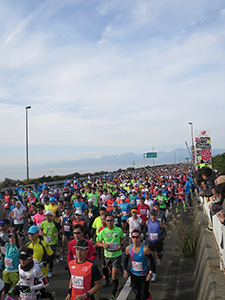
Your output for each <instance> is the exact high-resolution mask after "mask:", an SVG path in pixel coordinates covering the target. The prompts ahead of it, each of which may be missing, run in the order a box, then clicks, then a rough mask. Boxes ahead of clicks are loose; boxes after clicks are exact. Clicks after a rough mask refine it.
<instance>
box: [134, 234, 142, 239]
mask: <svg viewBox="0 0 225 300" xmlns="http://www.w3.org/2000/svg"><path fill="white" fill-rule="evenodd" d="M139 237H140V236H139V235H133V236H132V239H139Z"/></svg>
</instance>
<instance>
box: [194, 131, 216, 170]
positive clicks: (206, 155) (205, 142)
mask: <svg viewBox="0 0 225 300" xmlns="http://www.w3.org/2000/svg"><path fill="white" fill-rule="evenodd" d="M201 160H203V161H204V162H205V163H206V164H207V165H208V166H209V167H212V153H211V137H210V131H209V130H195V163H196V164H197V165H199V164H200V163H201Z"/></svg>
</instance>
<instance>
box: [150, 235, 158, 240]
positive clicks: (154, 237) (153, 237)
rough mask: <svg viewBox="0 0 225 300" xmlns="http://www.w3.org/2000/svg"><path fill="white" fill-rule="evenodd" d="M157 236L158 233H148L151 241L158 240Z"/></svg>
mask: <svg viewBox="0 0 225 300" xmlns="http://www.w3.org/2000/svg"><path fill="white" fill-rule="evenodd" d="M158 237H159V235H158V233H150V239H151V240H152V241H155V240H158Z"/></svg>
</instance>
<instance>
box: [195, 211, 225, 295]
mask: <svg viewBox="0 0 225 300" xmlns="http://www.w3.org/2000/svg"><path fill="white" fill-rule="evenodd" d="M195 214H196V221H198V222H199V224H200V234H199V241H198V247H197V251H196V256H195V287H194V289H195V295H196V297H195V299H196V300H204V299H205V300H215V299H225V291H224V289H225V276H224V271H223V270H221V269H220V257H219V255H218V249H217V243H216V240H215V236H214V234H213V233H210V232H208V231H206V228H207V227H208V220H207V219H206V217H205V215H204V213H203V209H202V207H201V206H199V205H197V206H196V209H195Z"/></svg>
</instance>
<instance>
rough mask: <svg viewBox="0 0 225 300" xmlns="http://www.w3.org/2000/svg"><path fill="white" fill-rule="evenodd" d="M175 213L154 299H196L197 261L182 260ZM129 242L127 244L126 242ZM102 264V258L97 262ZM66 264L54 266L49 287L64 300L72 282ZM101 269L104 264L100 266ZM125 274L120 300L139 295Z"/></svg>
mask: <svg viewBox="0 0 225 300" xmlns="http://www.w3.org/2000/svg"><path fill="white" fill-rule="evenodd" d="M192 213H193V210H192V209H189V210H188V213H187V214H192ZM179 217H180V218H183V217H187V216H185V215H184V213H181V214H180V215H179ZM170 220H171V216H169V218H168V228H167V236H166V238H165V246H164V249H165V254H164V256H163V258H162V262H161V264H160V265H156V274H157V280H156V282H154V283H152V282H151V283H150V289H151V293H152V299H153V300H171V299H172V300H175V299H176V300H187V299H194V298H193V295H194V292H193V285H194V274H193V270H194V260H193V259H181V258H180V257H179V256H178V254H177V249H176V237H177V233H176V230H174V229H173V228H172V227H171V226H170V225H169V222H170ZM126 244H128V242H126V243H125V245H126ZM95 262H96V263H97V265H98V266H99V267H100V266H101V264H100V260H99V259H97V260H96V261H95ZM65 265H66V263H55V265H54V269H53V274H54V275H53V277H52V278H51V279H50V285H49V287H48V290H50V291H52V290H54V291H55V292H56V295H57V300H64V299H65V296H66V293H67V290H68V284H69V274H68V272H67V271H65ZM100 269H101V267H100ZM126 281H127V280H125V279H124V278H123V277H122V273H121V276H120V278H119V283H120V285H121V287H122V288H121V289H120V290H119V291H118V294H117V300H134V299H135V295H134V293H133V292H132V291H131V289H130V286H129V282H128V283H127V284H126ZM111 292H112V284H111V285H110V286H108V287H103V288H102V289H101V290H100V293H99V296H101V297H106V298H108V299H109V298H110V296H111Z"/></svg>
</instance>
